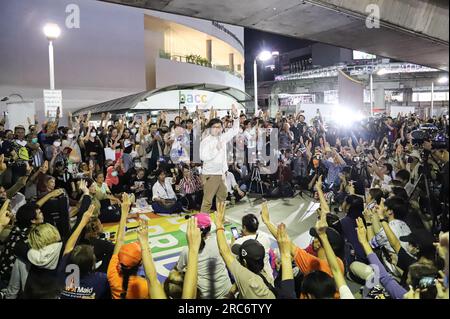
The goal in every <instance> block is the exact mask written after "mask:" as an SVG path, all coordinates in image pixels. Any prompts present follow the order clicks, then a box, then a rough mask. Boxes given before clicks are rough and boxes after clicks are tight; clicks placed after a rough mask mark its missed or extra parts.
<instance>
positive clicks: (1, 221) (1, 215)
mask: <svg viewBox="0 0 450 319" xmlns="http://www.w3.org/2000/svg"><path fill="white" fill-rule="evenodd" d="M9 203H10V200H9V199H7V200H5V202H4V203H3V205H2V207H1V208H0V226H3V227H4V226H6V225H8V224H9V222H10V221H11V217H10V215H9V212H8V207H9Z"/></svg>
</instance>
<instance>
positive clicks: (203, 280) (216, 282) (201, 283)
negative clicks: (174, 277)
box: [176, 235, 231, 299]
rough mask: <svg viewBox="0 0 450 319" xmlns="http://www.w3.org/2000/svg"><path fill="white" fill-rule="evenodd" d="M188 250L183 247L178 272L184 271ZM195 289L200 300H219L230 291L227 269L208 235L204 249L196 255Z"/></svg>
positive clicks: (213, 241) (214, 242)
mask: <svg viewBox="0 0 450 319" xmlns="http://www.w3.org/2000/svg"><path fill="white" fill-rule="evenodd" d="M188 254H189V248H188V247H185V248H184V249H183V251H182V252H181V254H180V259H178V263H177V265H176V269H177V270H178V271H186V267H187V262H188ZM197 273H198V275H197V287H198V290H199V292H200V296H199V297H200V299H220V298H223V297H225V296H226V295H227V294H228V293H229V291H230V289H231V280H230V277H229V276H228V271H227V267H226V265H225V262H224V261H223V258H222V256H221V255H220V252H219V247H218V246H217V239H216V237H215V236H214V235H210V236H208V237H207V238H206V239H205V247H204V248H203V250H202V251H201V252H200V253H199V254H198V270H197Z"/></svg>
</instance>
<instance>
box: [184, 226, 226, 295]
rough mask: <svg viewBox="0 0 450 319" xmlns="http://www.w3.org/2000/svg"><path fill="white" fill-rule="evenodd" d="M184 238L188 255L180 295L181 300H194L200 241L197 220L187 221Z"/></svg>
mask: <svg viewBox="0 0 450 319" xmlns="http://www.w3.org/2000/svg"><path fill="white" fill-rule="evenodd" d="M186 237H187V242H188V247H189V255H188V262H187V270H186V274H185V275H184V282H183V293H182V295H181V299H195V298H196V297H197V269H198V251H199V249H200V243H201V241H202V237H201V233H200V229H199V228H198V227H197V218H195V217H193V218H190V219H189V221H188V226H187V232H186ZM227 246H228V244H227Z"/></svg>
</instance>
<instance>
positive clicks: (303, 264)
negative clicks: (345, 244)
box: [294, 247, 344, 277]
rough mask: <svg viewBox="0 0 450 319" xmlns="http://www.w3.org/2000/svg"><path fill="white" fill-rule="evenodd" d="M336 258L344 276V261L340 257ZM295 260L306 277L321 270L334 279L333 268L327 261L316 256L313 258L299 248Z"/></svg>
mask: <svg viewBox="0 0 450 319" xmlns="http://www.w3.org/2000/svg"><path fill="white" fill-rule="evenodd" d="M336 258H337V260H338V263H339V266H340V268H341V271H342V274H344V263H343V262H342V260H341V259H340V258H339V257H336ZM294 260H295V263H296V264H297V267H298V268H299V269H300V271H301V272H302V273H303V274H305V275H307V274H309V273H310V272H312V271H315V270H320V271H323V272H326V273H327V274H328V275H330V276H331V277H333V273H332V272H331V268H330V266H329V265H328V262H327V261H326V260H323V259H320V258H318V257H316V256H313V255H311V254H309V253H307V252H306V251H305V250H303V249H301V248H298V247H297V250H296V251H295V256H294Z"/></svg>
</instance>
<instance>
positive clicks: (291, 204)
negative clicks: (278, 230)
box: [225, 195, 319, 248]
mask: <svg viewBox="0 0 450 319" xmlns="http://www.w3.org/2000/svg"><path fill="white" fill-rule="evenodd" d="M268 206H269V214H270V220H271V221H272V223H274V224H275V225H278V224H279V223H281V222H283V223H284V224H285V225H286V229H287V232H288V235H289V237H290V238H291V240H292V241H293V242H294V243H295V244H296V245H297V246H299V247H301V248H305V247H307V246H308V245H309V243H310V242H311V236H310V235H309V229H310V228H311V227H313V226H314V224H315V222H316V221H317V214H316V213H315V211H316V209H317V208H319V203H316V202H315V201H313V200H312V199H311V198H310V197H308V196H306V195H303V197H300V196H299V195H297V196H295V197H293V198H286V199H271V200H269V201H268ZM260 211H261V200H258V199H255V198H245V199H243V200H242V201H241V202H239V203H237V204H236V205H234V206H228V207H227V210H226V213H225V216H226V219H227V220H228V221H230V222H233V223H236V224H238V225H241V219H242V216H244V215H246V214H249V213H252V214H255V215H256V216H258V218H259V221H260V231H262V232H264V233H267V234H269V235H270V232H269V230H268V229H267V227H266V226H265V225H264V223H263V222H262V220H261V217H260ZM274 240H275V239H274Z"/></svg>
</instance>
